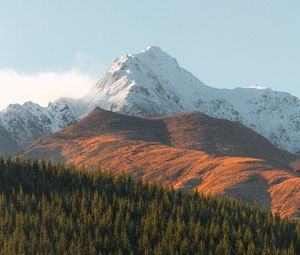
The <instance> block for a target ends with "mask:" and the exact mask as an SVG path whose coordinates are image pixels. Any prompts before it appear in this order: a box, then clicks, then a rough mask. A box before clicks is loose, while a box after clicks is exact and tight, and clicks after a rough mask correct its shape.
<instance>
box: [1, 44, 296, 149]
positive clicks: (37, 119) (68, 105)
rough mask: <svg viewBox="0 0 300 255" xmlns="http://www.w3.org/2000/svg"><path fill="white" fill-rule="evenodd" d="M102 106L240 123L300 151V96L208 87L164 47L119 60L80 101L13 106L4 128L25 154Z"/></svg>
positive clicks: (3, 113) (3, 118)
mask: <svg viewBox="0 0 300 255" xmlns="http://www.w3.org/2000/svg"><path fill="white" fill-rule="evenodd" d="M97 106H99V107H101V108H104V109H106V110H111V111H115V112H120V113H123V114H127V115H133V116H140V117H145V116H167V115H173V114H177V113H182V112H190V111H199V112H203V113H205V114H207V115H209V116H211V117H216V118H219V119H228V120H232V121H238V122H241V123H242V124H243V125H245V126H247V127H249V128H251V129H253V130H254V131H255V132H257V133H258V134H260V135H262V136H264V137H265V138H267V139H268V140H269V141H270V142H271V143H272V144H273V145H275V146H276V147H278V148H280V149H283V150H286V151H288V152H290V153H299V152H300V100H299V99H298V98H297V97H295V96H292V95H290V94H288V93H285V92H277V91H273V90H271V89H268V88H263V87H259V86H257V85H256V86H254V87H253V86H252V87H250V88H236V89H217V88H213V87H209V86H207V85H205V84H204V83H202V82H201V81H200V80H199V79H198V78H197V77H195V76H194V75H192V74H191V73H190V72H188V71H186V70H185V69H183V68H181V67H180V66H179V64H178V62H177V61H176V59H174V58H173V57H171V56H169V55H168V54H167V53H165V52H164V51H162V50H161V49H160V48H159V47H148V48H147V49H145V50H144V51H143V52H141V53H137V54H126V55H124V56H121V57H120V58H118V59H116V60H115V61H114V62H113V64H112V65H111V66H110V67H109V68H108V69H107V71H106V73H105V74H104V76H103V77H102V78H101V79H100V80H99V81H98V82H97V84H95V85H94V86H93V88H92V89H91V91H90V92H89V93H88V94H87V95H85V96H83V98H81V99H71V98H61V99H58V100H56V101H55V102H54V103H51V104H49V106H48V107H40V106H38V105H36V104H33V103H31V104H28V103H27V104H23V105H22V106H21V105H14V107H11V106H10V107H8V108H7V109H5V110H3V111H1V112H0V123H2V126H3V127H4V128H5V129H6V130H7V132H8V133H9V134H10V135H11V136H12V137H13V139H14V140H15V141H17V142H18V144H19V147H20V148H21V149H24V148H25V147H26V146H28V145H29V144H30V143H32V142H33V141H34V140H36V139H37V138H38V137H40V136H41V135H44V134H47V133H53V132H56V131H58V130H61V129H63V128H65V127H66V126H68V125H70V124H72V123H75V122H76V121H78V120H80V119H81V118H83V117H85V116H86V115H87V114H88V113H90V112H91V111H92V110H94V108H95V107H97ZM16 108H17V109H16Z"/></svg>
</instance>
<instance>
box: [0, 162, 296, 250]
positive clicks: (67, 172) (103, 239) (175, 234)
mask: <svg viewBox="0 0 300 255" xmlns="http://www.w3.org/2000/svg"><path fill="white" fill-rule="evenodd" d="M299 241H300V224H299V223H297V222H294V221H291V220H287V219H281V218H280V217H278V216H274V217H273V216H272V214H271V213H270V212H262V211H260V210H259V209H257V207H255V206H254V208H251V207H250V206H243V205H242V204H241V203H240V202H238V201H234V200H228V199H225V198H222V199H216V198H213V197H207V196H203V195H201V194H198V193H190V192H186V191H174V190H172V189H171V188H166V187H165V188H163V187H162V186H160V185H155V184H148V183H143V182H142V181H140V180H134V179H132V178H130V177H126V176H124V175H121V176H114V175H112V174H108V173H103V172H101V171H95V172H89V173H87V172H86V171H81V170H76V169H74V168H72V167H66V166H64V165H52V164H51V163H45V162H40V163H39V162H37V161H34V162H30V161H29V160H26V161H25V160H20V159H14V160H13V159H7V160H6V161H5V160H3V159H2V158H0V254H5V255H6V254H225V255H226V254H228V255H231V254H247V255H250V254H253V255H254V254H264V255H266V254H270V255H276V254H278V255H285V254H300V243H299Z"/></svg>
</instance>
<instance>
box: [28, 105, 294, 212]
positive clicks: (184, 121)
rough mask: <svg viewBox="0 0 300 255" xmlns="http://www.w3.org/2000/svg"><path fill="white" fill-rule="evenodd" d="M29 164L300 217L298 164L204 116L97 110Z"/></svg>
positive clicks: (51, 139)
mask: <svg viewBox="0 0 300 255" xmlns="http://www.w3.org/2000/svg"><path fill="white" fill-rule="evenodd" d="M25 155H26V156H31V157H34V158H44V159H50V160H53V161H60V160H65V161H66V162H68V163H73V164H76V165H78V166H80V165H83V164H84V165H85V166H87V167H96V166H98V165H101V167H102V168H105V169H110V170H112V171H114V172H125V173H127V174H131V175H133V176H139V177H142V178H146V179H148V180H153V181H159V182H161V183H167V184H170V185H173V186H174V187H175V188H192V189H197V190H199V191H201V192H203V193H205V194H209V193H211V194H216V195H223V194H226V195H228V196H231V197H234V198H238V199H242V200H243V201H249V202H250V203H253V202H254V201H255V200H256V201H257V202H258V203H259V205H260V206H262V207H265V208H267V207H270V208H272V210H273V211H274V212H277V211H278V212H280V214H281V215H282V216H290V217H298V216H300V178H299V176H298V174H297V173H296V172H295V171H294V170H293V169H291V168H290V167H289V162H290V161H291V160H293V159H294V156H292V155H290V154H288V153H286V152H284V151H281V150H278V149H276V148H275V147H274V146H273V145H271V144H270V143H269V142H268V141H267V140H266V139H264V138H263V137H262V136H260V135H258V134H256V133H255V132H253V131H252V130H250V129H248V128H246V127H244V126H243V125H241V124H239V123H236V122H231V121H227V120H219V119H215V118H211V117H208V116H207V115H204V114H201V113H184V114H180V115H175V116H171V117H161V118H137V117H130V116H125V115H121V114H117V113H112V112H108V111H105V110H102V109H100V108H97V109H95V110H94V111H93V112H92V113H91V114H90V115H89V116H87V117H86V118H85V119H83V120H81V121H80V122H78V123H77V124H75V125H72V126H69V127H68V128H66V129H64V130H63V131H61V132H58V133H56V134H53V135H48V136H45V137H43V138H41V139H39V140H38V141H37V142H36V143H34V144H33V145H31V146H30V147H29V148H28V149H27V150H26V152H25Z"/></svg>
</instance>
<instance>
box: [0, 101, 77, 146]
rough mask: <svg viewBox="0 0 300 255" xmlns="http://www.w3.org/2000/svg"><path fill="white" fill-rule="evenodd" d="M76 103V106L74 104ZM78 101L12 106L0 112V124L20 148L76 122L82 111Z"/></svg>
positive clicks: (29, 103) (27, 103)
mask: <svg viewBox="0 0 300 255" xmlns="http://www.w3.org/2000/svg"><path fill="white" fill-rule="evenodd" d="M75 101H76V104H75ZM75 105H80V104H79V101H78V100H74V99H68V98H61V99H58V100H57V101H55V102H53V103H49V105H48V106H47V107H41V106H40V105H38V104H35V103H32V102H26V103H25V104H23V105H19V104H12V105H9V106H8V107H7V108H6V109H5V110H4V111H1V112H0V122H1V124H2V125H3V127H4V128H5V129H6V130H7V131H8V132H9V133H10V135H11V136H12V137H13V139H14V140H15V141H17V142H18V144H19V146H20V147H21V148H24V147H25V146H27V145H29V144H30V143H32V142H33V141H34V140H36V139H37V138H39V137H40V136H42V135H44V134H46V133H52V132H56V131H58V130H61V129H63V128H65V127H66V126H67V125H69V124H71V123H74V122H76V120H77V118H78V114H79V113H80V111H82V109H81V108H80V107H76V108H75Z"/></svg>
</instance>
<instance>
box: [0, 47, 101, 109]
mask: <svg viewBox="0 0 300 255" xmlns="http://www.w3.org/2000/svg"><path fill="white" fill-rule="evenodd" d="M103 69H104V68H103V65H102V63H101V62H100V61H99V60H98V59H95V58H92V57H90V56H88V55H86V54H83V53H77V54H76V61H75V63H74V67H73V68H71V69H70V70H67V71H64V72H56V71H46V72H38V73H30V74H27V73H20V72H17V71H15V70H14V69H2V70H1V69H0V110H2V109H4V108H5V107H6V106H7V105H9V104H12V103H24V102H26V101H33V102H36V103H39V104H41V105H43V106H46V105H47V104H48V103H49V102H50V101H54V100H56V99H57V98H59V97H64V96H66V97H74V98H79V97H82V96H83V95H84V94H86V93H88V91H89V90H90V89H91V87H92V85H93V84H95V82H96V81H97V79H98V78H99V76H100V74H101V72H102V71H103Z"/></svg>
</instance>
